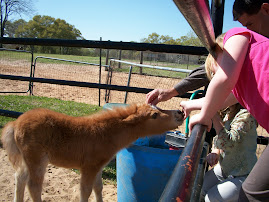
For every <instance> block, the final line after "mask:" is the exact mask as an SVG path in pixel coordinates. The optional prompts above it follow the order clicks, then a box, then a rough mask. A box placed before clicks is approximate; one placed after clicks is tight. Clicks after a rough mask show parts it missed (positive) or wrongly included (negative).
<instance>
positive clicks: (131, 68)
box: [124, 65, 133, 104]
mask: <svg viewBox="0 0 269 202" xmlns="http://www.w3.org/2000/svg"><path fill="white" fill-rule="evenodd" d="M132 71H133V66H132V65H131V66H130V69H129V75H128V81H127V86H128V87H129V86H130V81H131V76H132ZM127 96H128V91H126V93H125V98H124V104H126V102H127Z"/></svg>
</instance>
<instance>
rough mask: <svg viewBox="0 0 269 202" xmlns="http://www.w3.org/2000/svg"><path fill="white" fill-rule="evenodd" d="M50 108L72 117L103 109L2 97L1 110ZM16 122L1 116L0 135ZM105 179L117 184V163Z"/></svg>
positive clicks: (32, 98) (39, 99)
mask: <svg viewBox="0 0 269 202" xmlns="http://www.w3.org/2000/svg"><path fill="white" fill-rule="evenodd" d="M40 107H41V108H48V109H51V110H54V111H57V112H61V113H65V114H68V115H70V116H84V115H89V114H93V113H96V112H98V111H100V110H101V109H102V108H101V107H99V106H96V105H89V104H84V103H77V102H73V101H62V100H59V99H54V98H46V97H36V96H17V95H7V96H0V109H5V110H10V111H16V112H26V111H28V110H30V109H34V108H40ZM12 120H15V119H14V118H9V117H4V116H0V133H1V131H2V128H3V126H4V125H5V124H6V123H7V122H9V121H12ZM103 179H104V181H105V182H106V183H112V184H116V163H115V160H113V161H111V162H110V163H109V164H108V165H107V166H106V167H105V169H104V171H103Z"/></svg>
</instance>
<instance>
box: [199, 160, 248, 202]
mask: <svg viewBox="0 0 269 202" xmlns="http://www.w3.org/2000/svg"><path fill="white" fill-rule="evenodd" d="M246 177H247V176H242V177H232V176H229V177H227V176H225V175H224V173H223V172H222V169H221V167H220V165H219V164H217V165H216V166H215V167H214V168H213V169H211V170H209V171H208V172H206V174H205V177H204V182H203V187H202V196H203V197H204V200H205V201H206V202H208V201H211V202H212V201H213V202H214V201H216V202H221V201H225V202H228V201H237V200H238V196H239V191H240V189H241V186H242V183H243V182H244V180H245V179H246Z"/></svg>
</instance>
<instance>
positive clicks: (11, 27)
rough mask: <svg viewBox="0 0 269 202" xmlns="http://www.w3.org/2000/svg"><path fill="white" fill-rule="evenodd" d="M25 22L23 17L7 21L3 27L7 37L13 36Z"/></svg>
mask: <svg viewBox="0 0 269 202" xmlns="http://www.w3.org/2000/svg"><path fill="white" fill-rule="evenodd" d="M26 24H27V22H26V21H25V20H23V19H19V20H16V21H14V22H11V21H7V23H6V28H5V35H6V36H8V37H15V34H16V32H18V30H22V29H23V27H24V26H25V25H26Z"/></svg>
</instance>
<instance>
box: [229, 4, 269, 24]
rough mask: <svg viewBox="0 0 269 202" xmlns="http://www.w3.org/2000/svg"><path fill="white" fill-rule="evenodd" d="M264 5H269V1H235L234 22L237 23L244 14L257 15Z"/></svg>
mask: <svg viewBox="0 0 269 202" xmlns="http://www.w3.org/2000/svg"><path fill="white" fill-rule="evenodd" d="M263 3H269V0H235V1H234V5H233V19H234V21H237V20H238V19H239V18H240V17H241V16H242V15H243V14H244V13H246V14H248V15H254V14H257V13H258V12H259V10H260V9H261V6H262V4H263Z"/></svg>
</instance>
